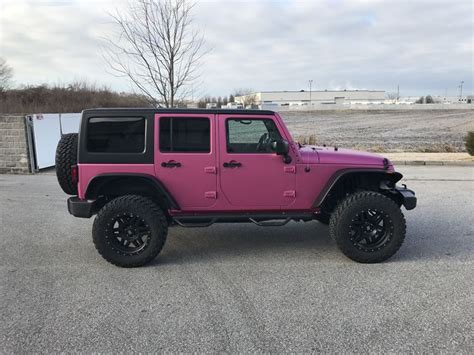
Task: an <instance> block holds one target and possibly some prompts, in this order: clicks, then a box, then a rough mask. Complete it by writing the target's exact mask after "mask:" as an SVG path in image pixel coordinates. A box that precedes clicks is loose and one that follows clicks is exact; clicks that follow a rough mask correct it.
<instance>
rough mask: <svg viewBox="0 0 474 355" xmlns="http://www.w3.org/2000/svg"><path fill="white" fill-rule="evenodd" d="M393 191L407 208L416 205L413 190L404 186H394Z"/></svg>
mask: <svg viewBox="0 0 474 355" xmlns="http://www.w3.org/2000/svg"><path fill="white" fill-rule="evenodd" d="M393 192H394V193H396V194H397V195H398V196H399V198H400V200H401V203H402V205H403V206H405V208H406V209H407V210H412V209H414V208H415V207H416V196H415V192H414V191H412V190H409V189H407V188H406V186H403V187H400V186H395V188H394V189H393Z"/></svg>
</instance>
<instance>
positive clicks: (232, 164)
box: [222, 160, 242, 168]
mask: <svg viewBox="0 0 474 355" xmlns="http://www.w3.org/2000/svg"><path fill="white" fill-rule="evenodd" d="M222 165H223V166H224V168H240V167H241V166H242V163H239V162H236V161H235V160H231V161H230V162H225V163H224V164H222Z"/></svg>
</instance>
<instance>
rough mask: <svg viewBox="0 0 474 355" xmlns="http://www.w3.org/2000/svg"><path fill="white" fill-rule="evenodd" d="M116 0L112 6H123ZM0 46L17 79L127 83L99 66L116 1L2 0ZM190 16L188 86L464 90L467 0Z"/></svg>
mask: <svg viewBox="0 0 474 355" xmlns="http://www.w3.org/2000/svg"><path fill="white" fill-rule="evenodd" d="M123 4H124V1H121V2H119V5H118V6H123ZM1 6H2V9H1V12H2V13H1V15H0V21H1V34H0V52H1V54H0V55H1V56H3V57H5V58H6V59H7V60H8V61H9V63H10V64H11V65H12V66H13V67H14V69H15V79H16V81H17V83H40V82H45V81H46V82H57V81H62V82H67V81H70V80H73V79H74V78H88V79H89V80H92V81H97V82H98V83H105V84H109V85H110V86H112V87H113V88H115V89H117V90H129V89H130V87H129V84H128V83H127V82H126V81H125V80H124V79H120V78H115V77H113V76H111V75H109V74H107V67H106V65H105V63H104V61H103V59H102V57H101V56H100V38H101V37H102V36H108V35H109V34H110V33H111V32H112V30H113V28H112V26H111V24H110V21H109V18H108V16H107V11H109V12H110V11H113V9H114V8H115V7H116V6H117V2H116V1H111V0H99V1H84V0H82V1H81V0H70V1H65V0H64V1H61V0H44V1H25V2H21V1H13V0H4V1H3V2H2V5H1ZM195 16H196V21H195V25H196V26H197V27H199V28H201V29H203V30H204V31H205V36H206V41H207V45H208V46H209V47H210V48H212V51H211V53H210V54H209V55H207V56H206V57H205V58H204V61H203V64H202V66H201V71H202V73H203V76H202V79H201V85H200V86H199V88H198V89H196V90H197V91H199V92H200V93H201V94H211V95H225V94H228V93H230V92H231V91H232V90H233V89H234V88H237V87H252V88H254V89H255V90H299V89H306V88H307V86H308V80H309V79H312V80H313V88H316V89H335V88H348V89H349V88H366V89H385V90H387V91H393V90H394V89H395V88H396V86H397V85H398V84H400V88H401V92H402V94H406V95H414V94H428V93H430V94H434V95H436V94H444V92H445V89H446V88H448V93H449V94H452V95H455V94H456V93H457V92H458V91H457V90H458V89H457V85H458V83H459V81H460V80H464V81H465V84H464V87H465V90H466V91H467V92H471V93H472V82H473V80H472V79H473V78H472V73H473V71H474V69H473V65H474V64H473V43H472V35H473V25H472V23H473V18H472V4H471V2H470V1H463V0H460V1H455V2H452V1H399V2H392V1H371V0H368V1H349V0H347V1H344V0H337V1H331V0H327V1H301V0H300V1H297V0H281V1H209V0H208V1H200V2H199V3H198V4H197V6H196V7H195Z"/></svg>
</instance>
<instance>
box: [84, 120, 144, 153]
mask: <svg viewBox="0 0 474 355" xmlns="http://www.w3.org/2000/svg"><path fill="white" fill-rule="evenodd" d="M145 131H146V120H145V118H143V117H116V118H115V117H92V118H90V119H89V121H88V122H87V150H88V151H89V152H92V153H143V152H144V151H145Z"/></svg>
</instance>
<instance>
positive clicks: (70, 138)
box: [55, 133, 77, 195]
mask: <svg viewBox="0 0 474 355" xmlns="http://www.w3.org/2000/svg"><path fill="white" fill-rule="evenodd" d="M76 164H77V133H68V134H64V135H63V136H62V137H61V139H60V140H59V143H58V146H57V148H56V159H55V165H56V177H57V178H58V182H59V185H60V186H61V188H62V189H63V191H64V192H65V193H67V194H68V195H77V182H76V181H74V179H73V176H72V168H71V167H72V166H73V165H76Z"/></svg>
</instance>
